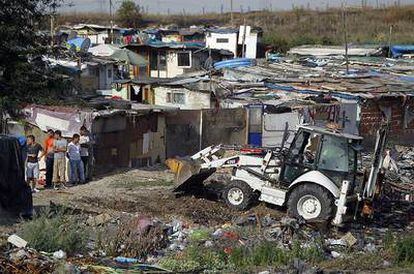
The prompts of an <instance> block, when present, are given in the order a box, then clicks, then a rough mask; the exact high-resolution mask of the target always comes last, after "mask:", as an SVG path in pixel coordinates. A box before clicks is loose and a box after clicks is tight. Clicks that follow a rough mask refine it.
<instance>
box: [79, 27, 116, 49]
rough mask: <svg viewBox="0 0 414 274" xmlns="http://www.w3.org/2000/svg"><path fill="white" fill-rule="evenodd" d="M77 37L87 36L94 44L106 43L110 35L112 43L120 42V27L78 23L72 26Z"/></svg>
mask: <svg viewBox="0 0 414 274" xmlns="http://www.w3.org/2000/svg"><path fill="white" fill-rule="evenodd" d="M72 30H73V31H75V32H76V33H77V36H78V37H83V38H89V39H90V40H91V43H92V44H94V45H99V44H107V43H108V41H109V39H110V37H111V35H113V39H114V43H115V44H120V43H121V42H122V36H121V29H120V28H119V27H116V26H114V27H112V28H111V27H110V26H101V25H95V24H79V25H75V26H73V27H72Z"/></svg>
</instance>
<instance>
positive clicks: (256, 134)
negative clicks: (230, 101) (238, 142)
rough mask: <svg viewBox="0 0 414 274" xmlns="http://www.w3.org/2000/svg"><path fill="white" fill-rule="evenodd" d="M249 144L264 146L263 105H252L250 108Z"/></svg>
mask: <svg viewBox="0 0 414 274" xmlns="http://www.w3.org/2000/svg"><path fill="white" fill-rule="evenodd" d="M248 110H249V145H253V146H262V124H263V121H262V119H263V106H262V105H250V106H249V108H248Z"/></svg>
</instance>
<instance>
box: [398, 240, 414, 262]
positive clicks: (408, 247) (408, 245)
mask: <svg viewBox="0 0 414 274" xmlns="http://www.w3.org/2000/svg"><path fill="white" fill-rule="evenodd" d="M393 255H394V260H395V262H396V263H397V264H398V265H401V266H412V265H414V235H410V236H406V237H404V238H401V239H398V240H397V241H396V243H395V245H394V247H393Z"/></svg>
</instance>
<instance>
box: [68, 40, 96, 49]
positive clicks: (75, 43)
mask: <svg viewBox="0 0 414 274" xmlns="http://www.w3.org/2000/svg"><path fill="white" fill-rule="evenodd" d="M68 44H69V46H70V48H72V47H75V51H76V52H88V49H89V47H90V46H91V39H89V38H81V37H78V38H75V39H71V40H68Z"/></svg>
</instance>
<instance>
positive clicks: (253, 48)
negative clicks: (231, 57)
mask: <svg viewBox="0 0 414 274" xmlns="http://www.w3.org/2000/svg"><path fill="white" fill-rule="evenodd" d="M243 36H244V26H240V30H239V39H238V43H239V45H243ZM258 40H259V38H258V34H257V33H256V32H252V31H251V27H250V26H246V36H245V42H244V43H245V45H246V58H253V59H256V57H257V43H258Z"/></svg>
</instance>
